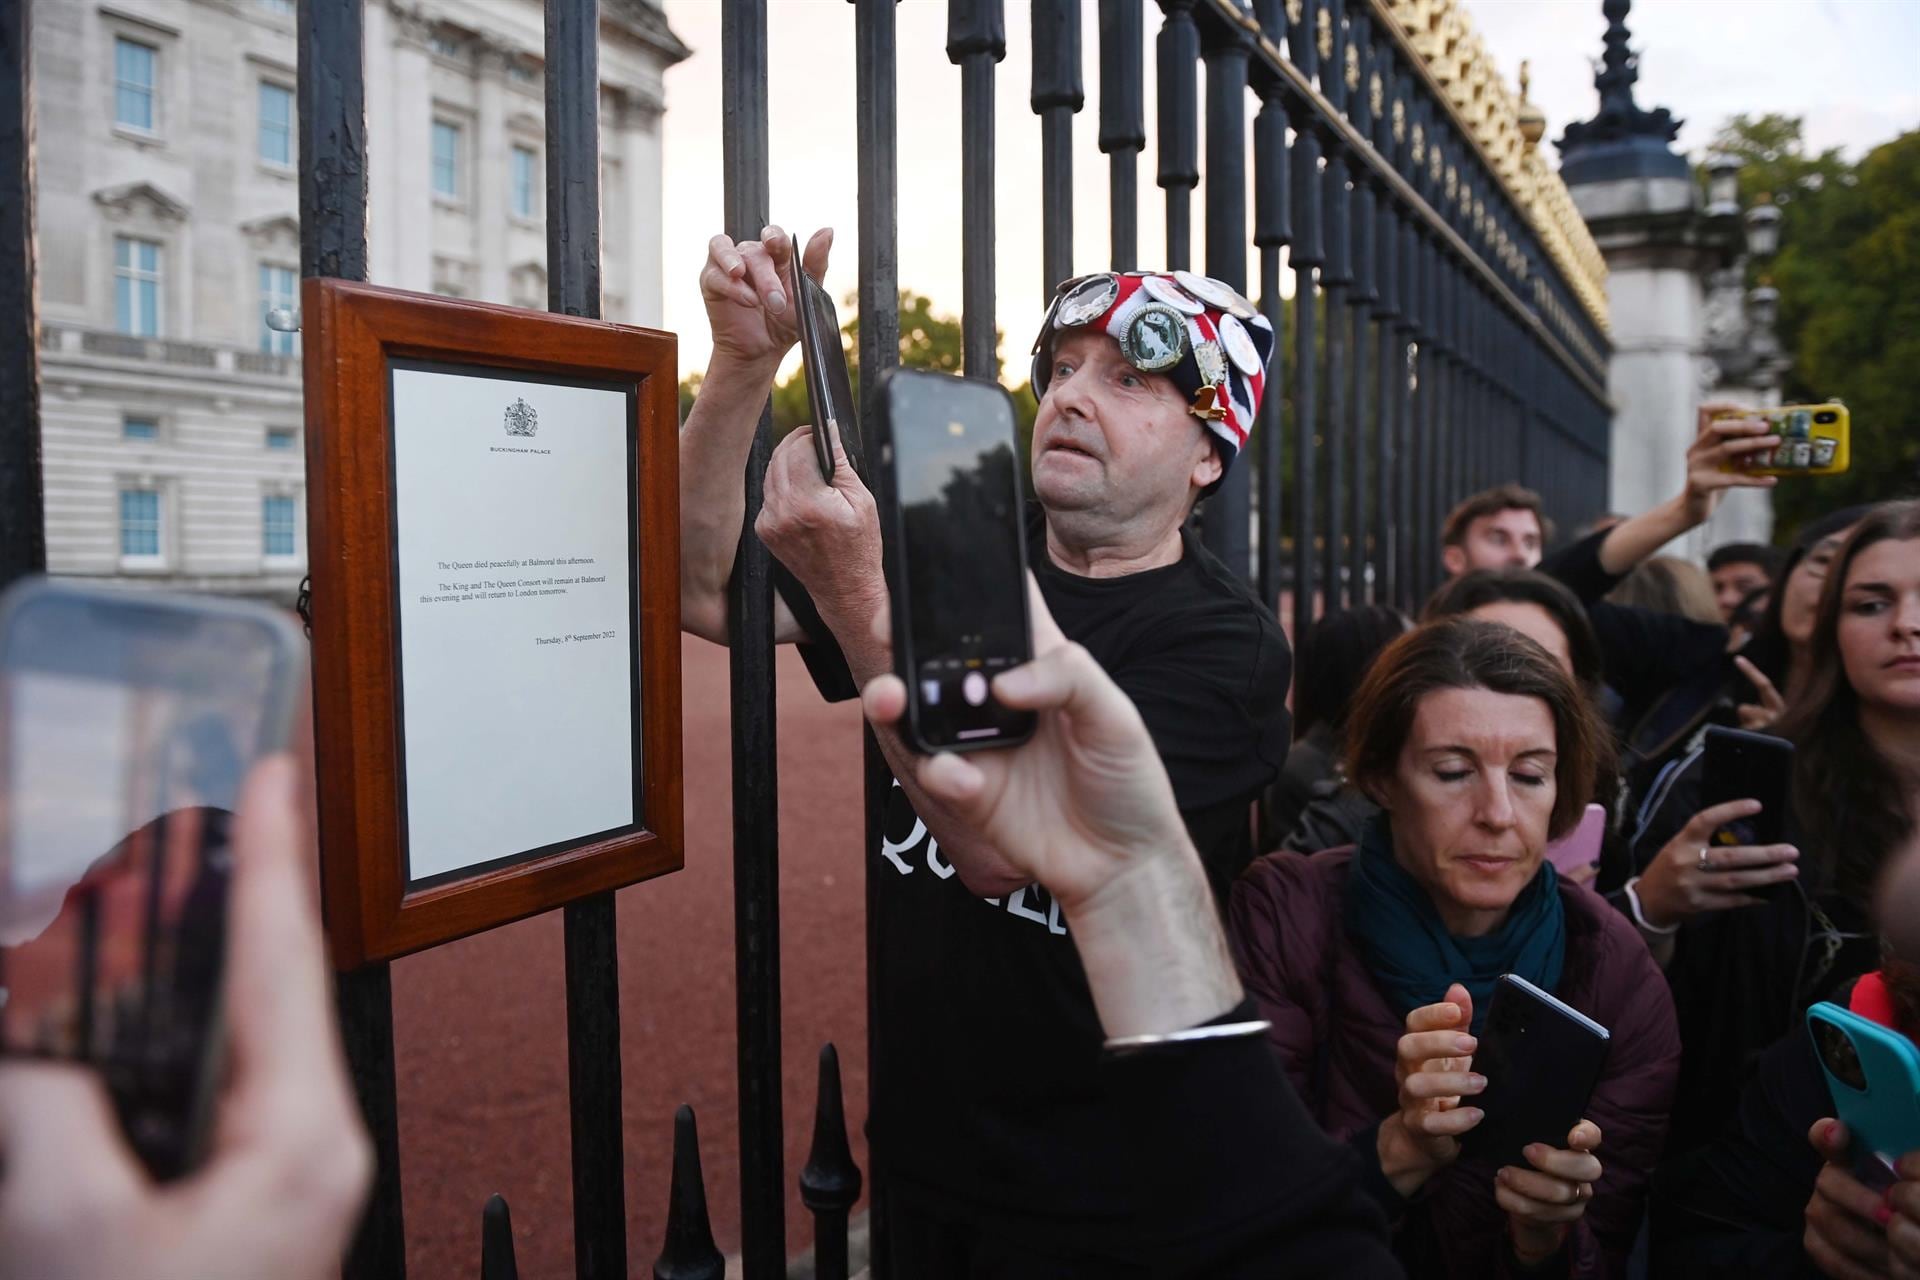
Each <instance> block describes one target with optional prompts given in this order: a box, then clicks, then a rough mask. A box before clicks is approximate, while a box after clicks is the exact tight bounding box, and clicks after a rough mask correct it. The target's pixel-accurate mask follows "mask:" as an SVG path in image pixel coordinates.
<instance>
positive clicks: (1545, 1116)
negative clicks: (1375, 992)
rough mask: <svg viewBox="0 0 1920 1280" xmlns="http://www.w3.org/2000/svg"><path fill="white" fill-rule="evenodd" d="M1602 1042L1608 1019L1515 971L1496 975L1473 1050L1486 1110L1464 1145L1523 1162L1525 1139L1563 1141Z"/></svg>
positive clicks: (1588, 1095) (1480, 1103) (1603, 1058)
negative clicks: (1591, 1015) (1483, 1083)
mask: <svg viewBox="0 0 1920 1280" xmlns="http://www.w3.org/2000/svg"><path fill="white" fill-rule="evenodd" d="M1607 1048H1608V1033H1607V1029H1606V1028H1605V1027H1603V1026H1601V1025H1600V1024H1599V1023H1597V1022H1595V1021H1594V1020H1593V1019H1591V1018H1589V1017H1587V1016H1586V1015H1585V1014H1583V1013H1581V1012H1580V1011H1579V1010H1577V1009H1575V1008H1573V1007H1572V1006H1571V1005H1568V1004H1566V1003H1565V1002H1564V1001H1561V1000H1558V999H1556V998H1555V997H1554V996H1552V995H1551V994H1549V993H1548V992H1545V991H1542V990H1541V989H1540V988H1539V987H1537V986H1535V985H1534V984H1533V983H1531V982H1528V981H1527V980H1526V979H1525V978H1522V977H1520V976H1519V975H1518V974H1512V973H1509V974H1503V975H1501V977H1500V979H1499V981H1498V982H1496V983H1495V984H1494V989H1493V1005H1492V1007H1491V1008H1489V1009H1488V1010H1487V1020H1486V1023H1485V1024H1484V1027H1483V1029H1482V1031H1481V1033H1480V1044H1479V1047H1478V1048H1477V1049H1476V1050H1475V1052H1474V1070H1475V1071H1476V1072H1478V1073H1479V1074H1480V1075H1482V1076H1485V1077H1486V1081H1487V1087H1486V1088H1485V1089H1483V1090H1482V1091H1481V1093H1480V1096H1479V1098H1478V1099H1476V1100H1475V1102H1474V1105H1475V1106H1477V1107H1479V1108H1480V1110H1481V1111H1482V1112H1483V1113H1484V1118H1483V1119H1482V1120H1481V1121H1480V1123H1479V1124H1478V1125H1476V1126H1475V1127H1474V1128H1473V1129H1471V1130H1469V1131H1468V1132H1467V1134H1466V1136H1465V1137H1464V1138H1463V1139H1462V1140H1461V1145H1462V1148H1463V1149H1464V1151H1465V1153H1466V1154H1468V1155H1471V1156H1473V1157H1475V1158H1476V1159H1480V1160H1485V1161H1487V1162H1489V1163H1492V1164H1494V1165H1496V1166H1506V1165H1512V1166H1515V1167H1518V1168H1523V1169H1526V1168H1531V1167H1532V1166H1531V1165H1530V1164H1529V1163H1528V1161H1527V1159H1526V1157H1525V1155H1524V1154H1523V1153H1524V1151H1525V1149H1526V1147H1527V1146H1528V1145H1530V1144H1532V1143H1536V1142H1537V1143H1542V1144H1544V1145H1546V1146H1548V1147H1551V1148H1553V1149H1555V1150H1560V1149H1563V1148H1564V1147H1565V1145H1566V1143H1567V1141H1568V1135H1569V1134H1570V1133H1572V1132H1573V1129H1574V1126H1576V1125H1578V1124H1580V1123H1581V1119H1582V1117H1583V1116H1585V1115H1586V1110H1587V1103H1588V1102H1589V1101H1590V1100H1591V1099H1592V1097H1593V1090H1594V1086H1595V1085H1597V1084H1599V1082H1600V1073H1601V1071H1602V1069H1603V1068H1604V1067H1605V1066H1606V1062H1607Z"/></svg>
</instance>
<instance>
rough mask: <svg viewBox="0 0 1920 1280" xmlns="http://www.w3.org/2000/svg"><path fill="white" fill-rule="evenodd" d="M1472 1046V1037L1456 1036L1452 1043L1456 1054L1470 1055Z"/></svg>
mask: <svg viewBox="0 0 1920 1280" xmlns="http://www.w3.org/2000/svg"><path fill="white" fill-rule="evenodd" d="M1473 1045H1474V1039H1473V1037H1472V1036H1456V1037H1455V1038H1454V1041H1453V1048H1454V1052H1456V1053H1472V1052H1473Z"/></svg>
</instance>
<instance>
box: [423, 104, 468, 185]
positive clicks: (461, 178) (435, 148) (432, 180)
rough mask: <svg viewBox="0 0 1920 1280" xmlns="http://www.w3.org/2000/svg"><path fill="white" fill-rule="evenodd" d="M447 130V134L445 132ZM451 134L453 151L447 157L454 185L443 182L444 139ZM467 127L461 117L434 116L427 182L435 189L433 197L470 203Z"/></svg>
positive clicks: (450, 178) (450, 176) (429, 143)
mask: <svg viewBox="0 0 1920 1280" xmlns="http://www.w3.org/2000/svg"><path fill="white" fill-rule="evenodd" d="M443 130H444V131H445V132H444V134H443V132H442V131H443ZM442 136H448V137H450V138H451V139H452V150H451V154H449V155H448V156H447V158H446V167H447V170H448V174H449V182H450V186H449V187H446V188H443V187H442V186H441V185H440V168H441V156H440V139H441V138H442ZM465 144H466V128H465V126H464V125H462V124H461V123H460V122H459V121H458V120H449V119H447V118H446V117H445V116H435V117H433V123H432V126H431V132H430V134H429V141H428V144H427V145H428V152H427V154H428V174H427V185H428V187H429V188H430V189H431V190H432V192H433V198H434V199H435V200H438V201H440V202H442V203H444V204H464V203H466V165H465V164H463V163H462V161H463V160H464V159H465V157H464V156H463V155H462V154H461V153H462V152H463V151H464V150H465Z"/></svg>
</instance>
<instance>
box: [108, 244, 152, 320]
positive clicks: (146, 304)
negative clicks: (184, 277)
mask: <svg viewBox="0 0 1920 1280" xmlns="http://www.w3.org/2000/svg"><path fill="white" fill-rule="evenodd" d="M113 322H114V327H115V328H117V329H119V330H120V332H121V333H125V334H131V335H132V336H133V337H136V338H152V337H157V336H159V333H160V245H159V244H158V243H157V242H156V241H153V240H139V239H135V238H134V237H133V236H115V237H114V238H113Z"/></svg>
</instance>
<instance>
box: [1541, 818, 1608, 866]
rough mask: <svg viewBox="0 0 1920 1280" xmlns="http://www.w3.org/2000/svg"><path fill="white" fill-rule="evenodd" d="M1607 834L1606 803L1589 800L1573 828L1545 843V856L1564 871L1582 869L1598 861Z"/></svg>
mask: <svg viewBox="0 0 1920 1280" xmlns="http://www.w3.org/2000/svg"><path fill="white" fill-rule="evenodd" d="M1606 834H1607V807H1606V806H1605V805H1603V804H1590V805H1588V806H1587V811H1586V812H1585V813H1583V814H1581V815H1580V821H1579V823H1578V825H1576V826H1575V827H1574V829H1573V830H1571V831H1569V832H1567V834H1566V835H1564V836H1561V837H1560V838H1559V839H1558V840H1555V841H1554V842H1553V843H1552V844H1550V845H1548V846H1547V857H1548V858H1549V859H1550V860H1551V861H1552V862H1553V866H1554V869H1555V870H1557V871H1559V872H1561V873H1562V874H1563V875H1564V874H1566V873H1569V872H1574V871H1585V870H1586V869H1587V868H1588V867H1591V866H1594V865H1595V864H1597V863H1598V862H1599V861H1600V842H1601V840H1602V839H1604V838H1605V836H1606Z"/></svg>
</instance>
